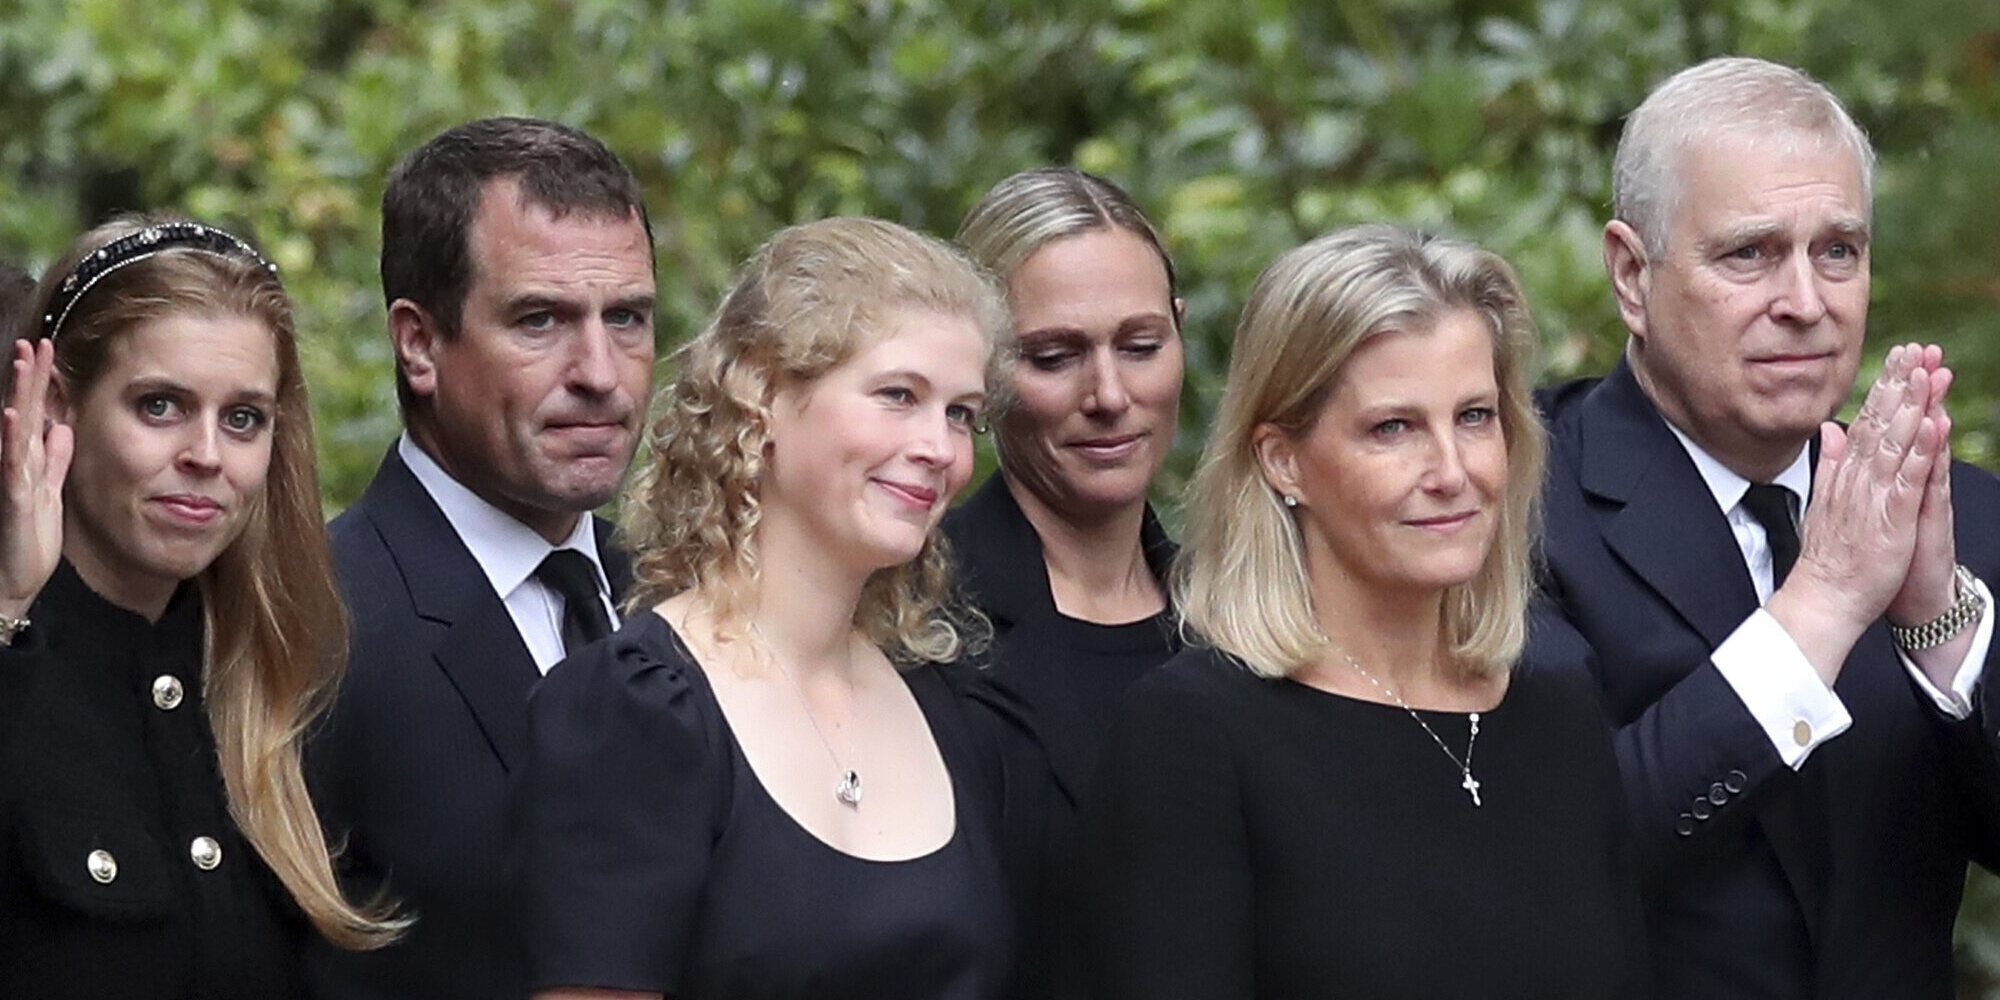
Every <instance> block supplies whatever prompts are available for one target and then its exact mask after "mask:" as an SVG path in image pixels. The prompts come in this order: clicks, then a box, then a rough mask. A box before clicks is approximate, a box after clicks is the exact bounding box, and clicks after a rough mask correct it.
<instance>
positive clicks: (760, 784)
mask: <svg viewBox="0 0 2000 1000" xmlns="http://www.w3.org/2000/svg"><path fill="white" fill-rule="evenodd" d="M646 613H647V614H649V615H651V616H652V617H653V620H654V621H657V622H659V624H660V627H661V628H664V629H665V630H666V632H667V637H668V638H669V639H670V640H672V642H673V648H674V650H675V651H676V652H677V653H679V654H680V655H681V656H682V657H685V658H686V659H687V661H688V665H689V666H690V667H692V668H693V670H692V672H693V673H694V674H695V675H696V676H697V677H698V678H699V681H698V683H700V684H701V686H702V689H703V690H704V691H705V692H707V694H708V700H709V702H710V703H711V704H713V705H714V706H715V714H716V718H717V719H719V720H720V721H721V723H722V734H723V736H724V737H725V738H727V739H728V740H729V747H730V751H731V752H732V753H733V754H734V755H735V756H736V759H737V760H740V761H742V763H743V770H744V772H745V773H747V774H748V775H749V776H750V783H751V784H752V785H755V786H756V789H757V792H756V793H757V795H758V796H759V797H761V798H762V799H763V800H764V802H765V803H766V804H768V805H769V806H770V807H771V808H772V809H774V810H776V811H777V813H778V815H780V816H782V817H784V820H785V825H786V826H788V827H790V828H791V829H792V830H795V831H797V832H798V833H799V834H801V835H803V836H804V837H805V839H806V840H809V841H811V842H812V843H814V844H817V845H818V846H819V847H820V848H821V849H823V850H825V851H827V852H828V853H831V854H833V855H835V856H836V857H840V858H845V859H846V860H849V861H854V862H858V863H860V864H864V865H909V864H917V863H920V862H924V861H929V860H931V859H933V858H936V857H939V856H940V855H942V854H944V853H945V852H946V851H948V850H950V849H951V847H952V845H954V844H956V843H958V839H959V836H960V831H961V830H963V829H964V827H965V823H964V822H963V821H962V818H961V817H960V815H959V810H958V804H959V799H960V792H959V787H958V776H957V775H955V774H953V773H952V771H951V762H950V761H947V760H945V757H944V747H943V746H941V745H940V744H939V743H938V740H937V733H936V732H935V731H933V730H932V729H931V719H930V715H929V714H928V713H926V712H925V711H924V706H923V703H922V702H921V701H919V702H918V703H917V714H918V715H919V716H921V717H922V718H923V720H924V731H925V733H926V734H927V735H928V736H929V737H930V741H931V748H932V749H934V750H935V751H937V755H938V761H939V763H942V764H943V765H944V776H945V783H946V786H947V787H948V788H949V790H950V792H951V835H950V836H948V837H946V838H945V839H944V840H943V842H941V843H939V844H938V845H937V846H936V847H933V848H931V849H930V850H927V851H925V852H923V853H922V854H913V855H911V856H909V857H907V858H871V857H867V856H866V855H861V854H855V853H852V852H850V851H843V850H841V849H840V848H838V847H835V846H834V845H832V844H831V843H828V842H827V840H826V838H824V837H821V836H820V835H819V834H817V833H815V832H813V829H812V828H811V827H809V826H807V825H805V824H804V823H802V822H800V821H799V818H798V817H797V816H794V815H792V811H791V810H789V809H786V808H785V804H784V803H783V802H780V801H778V797H777V796H776V795H773V794H771V789H770V788H769V787H768V786H766V785H765V784H764V776H763V775H760V774H758V773H757V765H755V764H753V763H751V762H750V755H749V754H748V753H746V752H744V750H743V741H742V740H739V739H737V738H736V727H735V726H733V725H731V724H730V722H729V711H728V710H727V709H725V708H723V707H722V699H721V698H719V697H716V694H715V686H714V685H713V684H710V683H709V682H708V670H707V668H705V667H703V666H702V663H701V659H700V658H699V657H697V656H695V655H694V650H693V649H692V648H691V647H689V646H688V644H687V641H686V640H685V639H683V638H681V633H680V630H679V629H677V628H675V627H674V624H673V623H672V622H670V621H668V620H667V619H666V616H665V615H662V614H660V613H659V611H658V609H655V608H647V609H646ZM901 674H902V672H901V671H897V676H898V677H900V676H901ZM904 687H906V688H907V687H909V685H908V682H905V683H904ZM916 697H917V692H916V690H915V689H914V688H912V689H910V698H911V699H912V700H915V699H916Z"/></svg>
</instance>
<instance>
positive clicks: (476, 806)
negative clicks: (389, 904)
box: [308, 450, 630, 1000]
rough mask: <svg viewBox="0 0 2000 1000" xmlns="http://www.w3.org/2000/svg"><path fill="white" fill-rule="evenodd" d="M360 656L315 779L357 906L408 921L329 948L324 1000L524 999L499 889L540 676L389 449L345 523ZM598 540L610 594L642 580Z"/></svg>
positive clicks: (318, 977)
mask: <svg viewBox="0 0 2000 1000" xmlns="http://www.w3.org/2000/svg"><path fill="white" fill-rule="evenodd" d="M330 530H331V533H332V542H333V555H334V560H335V562H336V564H337V565H338V568H339V570H340V577H341V585H342V589H343V590H344V592H345V595H346V598H347V602H348V610H349V613H350V614H351V615H352V616H353V628H352V634H353V647H352V649H351V650H350V651H349V655H348V673H347V679H346V682H345V684H344V685H343V687H342V688H341V692H340V696H339V699H338V701H337V702H336V704H335V707H334V709H333V711H332V712H331V713H329V716H328V718H327V720H326V723H325V725H324V726H323V727H322V728H321V730H320V731H319V732H318V733H316V734H315V737H314V740H313V742H312V744H311V747H310V752H309V756H308V764H309V767H310V773H311V776H312V778H313V783H314V784H313V787H314V793H315V795H316V796H317V802H318V805H319V809H320V816H321V819H322V821H323V822H324V823H325V824H326V827H327V831H328V836H329V839H330V840H332V841H333V842H334V843H335V845H336V846H338V845H339V844H341V843H342V842H343V841H344V843H345V848H346V850H345V854H344V855H343V856H342V857H341V858H340V861H339V863H340V868H341V872H342V876H343V880H344V882H345V884H347V885H348V886H349V887H350V892H351V894H352V895H353V896H354V898H360V899H368V898H371V897H373V896H374V895H375V894H376V893H378V892H379V893H386V894H387V896H388V898H390V899H394V900H397V901H399V902H400V903H401V904H402V906H403V908H404V909H405V910H406V911H407V912H409V913H411V914H413V915H414V916H415V917H416V919H417V922H416V925H415V926H414V927H413V928H412V929H411V930H410V933H409V935H408V936H407V937H406V938H405V939H403V940H402V941H401V942H399V943H397V944H395V945H392V946H390V947H388V948H385V949H383V950H381V951H378V952H373V953H364V954H352V953H341V952H335V951H333V950H332V949H329V948H319V949H316V950H315V952H314V953H312V954H311V955H310V956H309V962H308V968H309V973H310V978H311V983H312V988H313V991H314V995H315V996H318V997H322V998H328V1000H364V998H365V1000H404V998H409V1000H416V998H423V1000H448V998H459V997H462V998H465V1000H475V998H477V1000H490V998H495V997H518V996H525V994H526V989H527V986H526V974H527V973H526V966H525V964H524V962H523V957H522V948H521V944H520V942H519V938H518V934H517V931H516V925H515V921H514V915H513V907H512V898H513V897H512V895H511V894H510V893H509V891H508V888H507V886H506V883H505V877H504V870H503V864H504V836H505V828H506V821H505V815H506V800H507V787H508V776H509V774H510V772H512V771H513V770H515V769H516V768H518V767H519V766H520V763H521V759H522V755H523V753H524V752H525V750H526V743H527V704H526V702H527V696H528V692H529V690H530V689H531V688H533V686H534V685H535V683H536V682H537V681H539V680H540V679H541V673H540V671H538V670H537V669H536V668H535V663H534V659H533V658H532V657H531V656H530V655H529V653H528V648H527V646H526V645H525V644H524V643H523V642H522V641H521V636H520V633H519V631H518V630H517V629H516V628H515V625H514V620H513V618H511V617H510V616H509V615H508V613H507V608H506V605H505V604H503V603H502V602H501V600H500V598H499V597H498V596H497V595H495V594H494V593H493V588H492V586H491V585H490V584H489V583H488V582H487V579H486V574H485V573H484V572H483V571H481V570H480V568H479V564H478V563H477V562H476V561H475V560H474V559H473V557H472V553H471V551H470V550H468V549H467V548H466V547H465V544H464V543H463V542H461V541H460V540H459V538H458V535H457V533H456V532H454V531H453V530H452V527H451V523H450V522H449V521H447V520H446V519H445V516H444V512H443V511H441V510H439V509H438V506H437V504H436V502H435V501H433V500H432V499H431V496H430V494H429V493H428V492H426V491H425V490H424V488H423V484H421V483H419V482H418V481H417V478H416V476H415V475H414V474H412V473H411V472H410V470H409V468H408V467H407V466H406V465H404V464H403V462H402V460H401V459H399V458H398V457H397V456H396V454H395V452H394V451H393V450H392V451H391V452H390V453H389V455H388V457H387V458H385V459H384V460H383V462H382V466H381V468H380V469H379V470H378V471H377V472H376V474H375V480H374V482H372V483H370V484H369V487H368V491H367V492H366V493H365V494H364V495H363V496H362V498H361V500H360V502H358V503H356V504H355V505H354V506H353V507H352V508H350V509H349V510H347V511H346V512H345V513H343V514H342V515H341V516H340V517H338V518H336V519H334V521H333V524H332V526H331V529H330ZM609 534H610V528H609V525H607V524H605V523H604V522H602V521H599V522H598V523H597V542H598V552H599V555H600V557H601V558H602V559H603V561H604V566H605V574H606V576H607V577H609V578H610V581H611V586H612V591H613V593H614V595H617V594H621V593H622V592H623V591H624V589H625V585H626V583H627V582H628V581H629V578H630V573H629V567H628V565H627V564H626V562H625V560H624V559H623V557H622V556H621V555H620V554H619V553H618V551H617V550H616V549H614V548H613V547H612V546H611V545H610V541H609Z"/></svg>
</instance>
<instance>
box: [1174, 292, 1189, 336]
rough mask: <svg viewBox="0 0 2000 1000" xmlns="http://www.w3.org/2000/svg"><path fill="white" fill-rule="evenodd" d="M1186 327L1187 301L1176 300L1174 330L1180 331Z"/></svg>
mask: <svg viewBox="0 0 2000 1000" xmlns="http://www.w3.org/2000/svg"><path fill="white" fill-rule="evenodd" d="M1186 325H1187V300H1186V299H1183V298H1176V299H1174V329H1176V330H1179V329H1180V328H1181V327H1183V326H1186Z"/></svg>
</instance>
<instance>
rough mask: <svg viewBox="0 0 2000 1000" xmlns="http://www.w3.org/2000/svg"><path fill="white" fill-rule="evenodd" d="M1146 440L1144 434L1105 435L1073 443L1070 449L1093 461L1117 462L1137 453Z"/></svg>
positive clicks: (1070, 444)
mask: <svg viewBox="0 0 2000 1000" xmlns="http://www.w3.org/2000/svg"><path fill="white" fill-rule="evenodd" d="M1145 439H1146V435H1145V434H1143V433H1140V434H1115V435H1105V436H1103V437H1094V438H1083V439H1081V440H1077V441H1071V442H1070V443H1069V447H1070V449H1071V450H1072V451H1075V452H1077V453H1078V454H1081V455H1082V456H1084V457H1085V458H1088V459H1091V460H1092V461H1097V462H1117V461H1122V460H1124V459H1127V458H1130V457H1132V455H1134V454H1135V453H1137V452H1138V450H1139V445H1140V443H1141V442H1143V441H1144V440H1145Z"/></svg>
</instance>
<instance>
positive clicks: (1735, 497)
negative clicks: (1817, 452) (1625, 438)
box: [1666, 420, 1812, 514]
mask: <svg viewBox="0 0 2000 1000" xmlns="http://www.w3.org/2000/svg"><path fill="white" fill-rule="evenodd" d="M1666 423H1667V429H1668V430H1670V431H1673V432H1674V439H1675V440H1676V441H1679V442H1680V443H1681V447H1682V448H1685V449H1687V453H1688V457H1689V458H1691V459H1693V460H1694V468H1695V471H1696V472H1699V473H1701V481H1702V482H1704V483H1706V484H1708V491H1709V492H1710V493H1712V494H1714V495H1715V505H1716V506H1717V507H1720V508H1722V512H1723V513H1724V514H1727V513H1729V512H1730V511H1732V510H1735V509H1736V505H1737V504H1739V503H1742V502H1743V494H1745V493H1748V492H1749V491H1750V480H1748V479H1745V478H1743V477H1742V476H1739V475H1737V474H1736V473H1735V472H1734V471H1733V470H1731V469H1730V468H1729V466H1726V465H1724V464H1722V462H1721V461H1720V460H1719V459H1717V458H1716V457H1715V456H1714V455H1711V454H1709V453H1708V451H1707V450H1706V449H1704V448H1702V446H1701V445H1698V444H1696V443H1695V441H1694V439H1693V438H1691V437H1688V436H1687V435H1686V434H1684V433H1682V432H1681V429H1680V428H1678V427H1675V426H1674V422H1673V421H1671V420H1669V421H1667V422H1666ZM1772 482H1773V483H1775V484H1776V485H1779V486H1783V487H1785V488H1786V489H1789V490H1791V491H1792V495H1793V496H1796V497H1798V498H1799V510H1800V512H1801V513H1803V512H1804V510H1805V502H1806V500H1807V498H1809V497H1810V496H1811V495H1812V449H1811V448H1800V449H1799V454H1798V457H1797V458H1794V459H1792V464H1790V465H1788V466H1786V467H1785V469H1784V471H1782V472H1780V473H1778V475H1777V478H1775V479H1773V480H1772Z"/></svg>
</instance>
